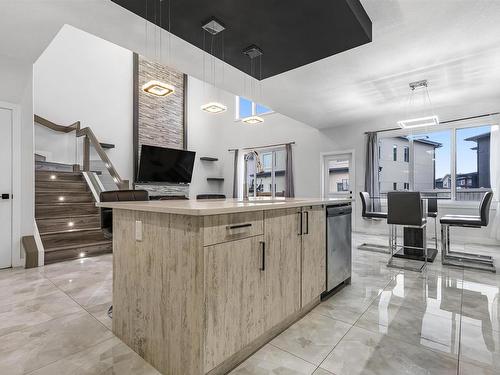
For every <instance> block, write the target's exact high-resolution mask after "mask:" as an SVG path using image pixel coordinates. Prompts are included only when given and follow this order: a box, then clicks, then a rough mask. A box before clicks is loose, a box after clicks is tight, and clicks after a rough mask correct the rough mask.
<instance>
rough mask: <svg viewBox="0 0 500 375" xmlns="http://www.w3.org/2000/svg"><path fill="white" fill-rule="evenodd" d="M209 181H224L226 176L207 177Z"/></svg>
mask: <svg viewBox="0 0 500 375" xmlns="http://www.w3.org/2000/svg"><path fill="white" fill-rule="evenodd" d="M207 181H224V177H207Z"/></svg>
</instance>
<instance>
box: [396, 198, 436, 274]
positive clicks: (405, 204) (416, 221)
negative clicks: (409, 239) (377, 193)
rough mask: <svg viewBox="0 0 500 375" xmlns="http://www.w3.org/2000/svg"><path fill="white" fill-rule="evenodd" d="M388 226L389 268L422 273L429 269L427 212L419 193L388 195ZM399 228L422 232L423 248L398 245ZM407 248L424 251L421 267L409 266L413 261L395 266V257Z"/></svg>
mask: <svg viewBox="0 0 500 375" xmlns="http://www.w3.org/2000/svg"><path fill="white" fill-rule="evenodd" d="M387 224H388V225H389V250H390V254H391V255H390V258H389V261H388V262H387V266H388V267H393V268H400V269H405V270H410V271H418V272H422V271H423V270H424V269H425V268H426V267H427V258H428V254H427V238H426V237H427V236H426V229H427V212H426V209H425V207H424V204H423V202H422V197H421V196H420V193H419V192H412V191H391V192H389V193H387ZM398 227H406V228H417V229H421V230H422V234H423V236H422V247H417V246H408V245H404V244H403V245H398V231H397V230H398ZM405 248H408V249H412V250H422V252H423V258H424V259H423V261H422V265H421V266H420V267H412V266H409V265H407V264H409V262H413V260H406V263H405V264H404V265H396V264H394V262H393V260H394V255H395V254H396V253H397V252H398V251H400V250H403V249H405Z"/></svg>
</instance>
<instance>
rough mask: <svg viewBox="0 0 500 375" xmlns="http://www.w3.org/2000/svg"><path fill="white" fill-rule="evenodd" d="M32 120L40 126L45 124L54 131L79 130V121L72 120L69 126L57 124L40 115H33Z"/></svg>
mask: <svg viewBox="0 0 500 375" xmlns="http://www.w3.org/2000/svg"><path fill="white" fill-rule="evenodd" d="M34 120H35V122H36V123H37V124H40V125H42V126H45V127H46V128H49V129H52V130H54V131H56V132H60V133H70V132H72V131H78V130H80V121H77V122H74V123H73V124H71V125H69V126H63V125H58V124H56V123H54V122H52V121H49V120H47V119H45V118H43V117H42V116H38V115H35V116H34Z"/></svg>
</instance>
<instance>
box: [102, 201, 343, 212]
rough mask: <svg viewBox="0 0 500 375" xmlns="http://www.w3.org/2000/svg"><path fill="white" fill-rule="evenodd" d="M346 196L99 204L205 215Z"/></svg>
mask: <svg viewBox="0 0 500 375" xmlns="http://www.w3.org/2000/svg"><path fill="white" fill-rule="evenodd" d="M351 201H352V199H349V198H266V197H262V198H252V199H248V200H243V199H204V200H196V199H187V200H153V201H143V202H100V203H96V205H97V206H98V207H106V208H115V209H122V210H132V211H147V212H160V213H169V214H178V215H191V216H208V215H219V214H227V213H235V212H249V211H266V210H275V209H281V208H293V207H302V206H315V205H321V204H326V205H335V204H343V203H350V202H351Z"/></svg>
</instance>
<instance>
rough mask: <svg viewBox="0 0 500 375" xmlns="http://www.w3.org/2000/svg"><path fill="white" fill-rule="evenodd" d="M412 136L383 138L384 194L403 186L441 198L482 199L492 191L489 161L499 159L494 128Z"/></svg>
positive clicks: (381, 181)
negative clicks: (399, 155) (400, 155)
mask: <svg viewBox="0 0 500 375" xmlns="http://www.w3.org/2000/svg"><path fill="white" fill-rule="evenodd" d="M436 128H437V129H439V127H436ZM412 133H413V134H411V135H407V136H404V135H401V134H402V132H401V131H397V132H396V134H398V135H397V136H394V135H388V136H385V137H382V138H380V139H379V147H380V153H379V154H380V157H379V174H378V177H379V188H380V192H381V193H382V194H383V193H387V192H388V191H391V190H397V187H398V186H399V187H400V188H403V189H404V190H413V191H420V192H422V193H424V194H425V193H428V194H427V195H432V196H437V197H438V198H451V199H453V200H456V201H478V200H480V199H481V198H482V196H483V195H484V193H485V192H486V191H490V190H491V181H490V159H492V158H494V157H495V156H494V155H493V154H495V155H496V153H495V152H494V151H493V149H492V150H491V152H490V143H491V138H492V137H496V133H493V132H492V126H491V125H483V126H469V127H456V128H451V129H439V130H437V131H434V132H425V133H418V132H415V131H413V132H412ZM393 134H394V133H393ZM398 148H402V149H403V160H404V162H398V161H397V149H398ZM410 155H411V156H410ZM410 159H411V160H410ZM453 165H454V166H455V168H454V169H455V170H453V168H452V166H453Z"/></svg>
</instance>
